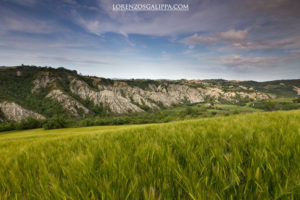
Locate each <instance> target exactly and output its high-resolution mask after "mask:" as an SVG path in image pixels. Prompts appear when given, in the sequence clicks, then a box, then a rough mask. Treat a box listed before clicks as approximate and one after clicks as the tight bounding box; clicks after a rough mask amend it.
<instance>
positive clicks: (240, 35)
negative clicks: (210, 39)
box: [219, 29, 248, 42]
mask: <svg viewBox="0 0 300 200" xmlns="http://www.w3.org/2000/svg"><path fill="white" fill-rule="evenodd" d="M219 37H220V39H221V40H223V41H225V42H243V41H245V40H246V39H247V38H248V31H247V30H234V29H231V30H229V31H226V32H221V33H220V34H219Z"/></svg>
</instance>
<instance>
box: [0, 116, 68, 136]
mask: <svg viewBox="0 0 300 200" xmlns="http://www.w3.org/2000/svg"><path fill="white" fill-rule="evenodd" d="M67 125H68V122H67V120H65V119H64V118H63V117H53V118H50V119H47V120H40V119H35V118H31V117H29V118H27V119H23V120H21V121H19V122H7V123H0V132H1V131H12V130H26V129H35V128H44V129H57V128H65V127H67Z"/></svg>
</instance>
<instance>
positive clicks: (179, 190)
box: [0, 111, 300, 199]
mask: <svg viewBox="0 0 300 200" xmlns="http://www.w3.org/2000/svg"><path fill="white" fill-rule="evenodd" d="M299 124H300V111H285V112H283V111H279V112H272V113H253V114H244V115H234V116H229V117H214V118H206V119H198V120H191V121H184V122H172V123H168V124H156V125H139V126H137V125H135V126H133V125H131V126H102V127H88V128H76V129H74V128H73V129H60V130H48V131H45V130H42V129H36V130H30V131H22V132H10V133H2V134H0V163H1V164H0V199H300V154H299V151H300V132H299V131H300V128H299Z"/></svg>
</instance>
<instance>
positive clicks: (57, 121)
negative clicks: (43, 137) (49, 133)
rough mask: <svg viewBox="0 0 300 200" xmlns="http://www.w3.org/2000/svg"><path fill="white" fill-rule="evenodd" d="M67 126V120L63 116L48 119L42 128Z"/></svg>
mask: <svg viewBox="0 0 300 200" xmlns="http://www.w3.org/2000/svg"><path fill="white" fill-rule="evenodd" d="M66 127H67V121H66V120H65V119H64V118H63V117H54V118H51V119H49V120H47V121H46V122H45V123H44V125H43V128H44V129H57V128H66Z"/></svg>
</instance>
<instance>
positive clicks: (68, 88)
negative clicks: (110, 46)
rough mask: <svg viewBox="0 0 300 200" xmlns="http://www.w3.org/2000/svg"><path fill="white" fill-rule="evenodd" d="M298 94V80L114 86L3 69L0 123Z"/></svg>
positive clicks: (69, 74) (56, 72) (55, 73)
mask: <svg viewBox="0 0 300 200" xmlns="http://www.w3.org/2000/svg"><path fill="white" fill-rule="evenodd" d="M299 94H300V80H278V81H270V82H255V81H226V80H222V79H217V80H148V79H130V80H111V79H105V78H99V77H93V76H83V75H80V74H78V73H77V72H76V71H71V70H67V69H64V68H58V69H54V68H51V67H35V66H17V67H2V68H0V110H1V112H0V120H1V121H20V120H22V119H26V118H28V117H33V118H36V119H44V118H52V117H54V116H58V115H59V116H63V118H78V119H79V118H85V117H93V116H103V115H108V114H115V115H116V114H117V115H122V114H128V113H143V112H148V111H153V110H160V109H162V108H170V107H176V106H179V105H185V104H194V103H205V102H206V103H219V104H220V103H221V104H235V105H245V104H247V103H249V102H253V101H259V100H270V99H275V98H279V97H285V98H287V97H289V98H294V97H296V96H297V95H299Z"/></svg>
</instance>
